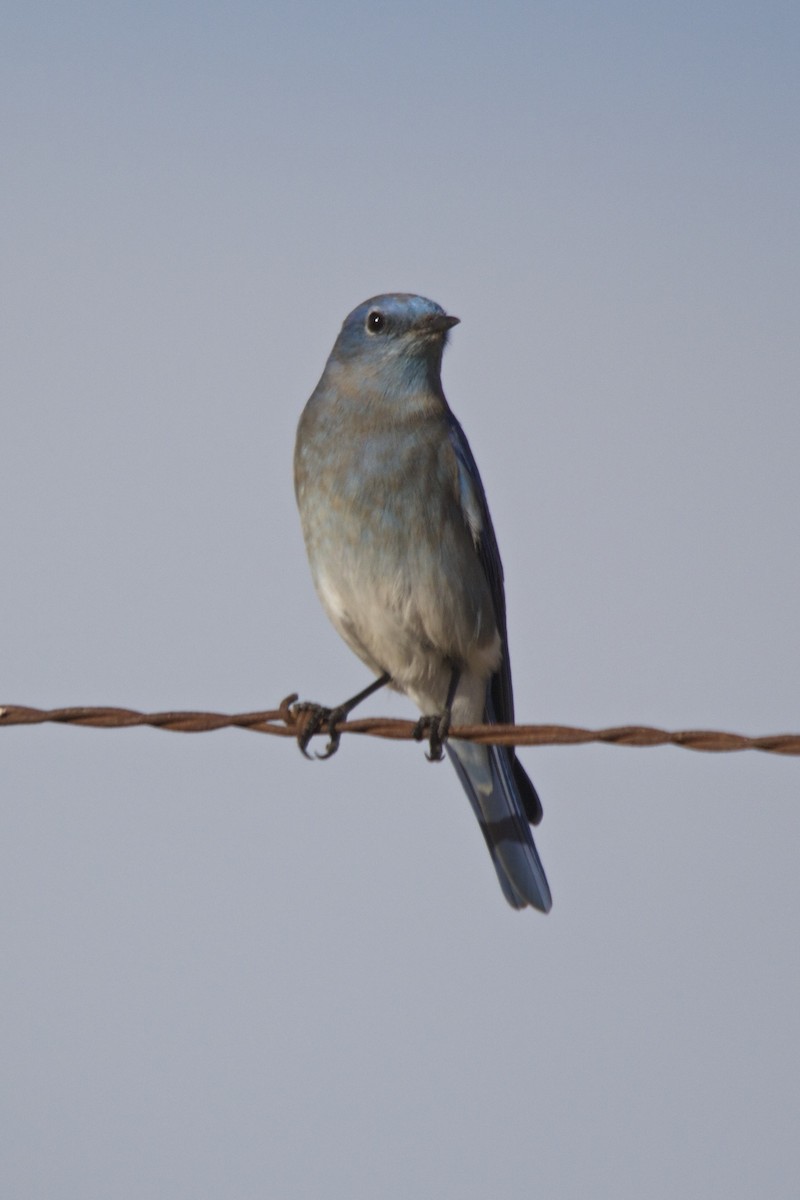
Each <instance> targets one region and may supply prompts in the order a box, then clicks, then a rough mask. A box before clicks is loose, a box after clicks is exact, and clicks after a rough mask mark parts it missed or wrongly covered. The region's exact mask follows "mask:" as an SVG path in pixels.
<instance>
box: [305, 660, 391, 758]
mask: <svg viewBox="0 0 800 1200" xmlns="http://www.w3.org/2000/svg"><path fill="white" fill-rule="evenodd" d="M390 680H391V675H390V674H389V672H388V671H384V672H383V674H382V675H379V676H378V678H377V679H374V680H373V681H372V683H371V684H369V686H368V687H365V688H364V689H363V691H360V692H359V693H358V694H357V695H355V696H351V697H350V699H349V700H345V702H344V704H338V705H337V706H336V708H325V706H324V705H323V704H314V703H313V702H310V701H305V702H303V701H301V703H300V704H293V705H292V710H293V712H294V713H296V714H297V713H308V714H309V716H308V718H307V720H306V722H305V724H304V726H303V731H302V733H299V734H298V735H297V744H298V746H299V747H300V749H301V750H302V752H303V754H305V756H306V758H311V755H310V754H309V753H308V749H307V746H308V743H309V742H310V741H311V739H312V737H313V736H314V734H315V733H319V731H320V729H322V727H323V726H325V728H326V729H327V730H328V736H329V738H330V741H329V742H328V744H327V746H326V747H325V753H324V754H318V755H317V758H330V756H331V755H332V754H335V753H336V751H337V750H338V749H339V739H340V737H341V734H340V733H339V730H338V729H337V728H336V726H337V725H338V723H339V722H340V721H343V720H344V719H345V717H347V715H348V714H349V713H351V712H352V711H353V709H354V708H356V707H357V706H358V705H359V704H360V703H361V701H362V700H366V698H367V696H371V695H372V693H373V692H377V691H379V689H380V688H382V687H386V684H387V683H389V681H390Z"/></svg>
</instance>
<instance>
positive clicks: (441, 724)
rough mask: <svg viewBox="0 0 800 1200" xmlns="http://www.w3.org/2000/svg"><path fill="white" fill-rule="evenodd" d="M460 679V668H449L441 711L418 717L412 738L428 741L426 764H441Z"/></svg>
mask: <svg viewBox="0 0 800 1200" xmlns="http://www.w3.org/2000/svg"><path fill="white" fill-rule="evenodd" d="M460 679H461V668H460V667H455V666H454V667H451V674H450V683H449V685H448V688H447V699H446V700H445V702H444V709H443V711H442V712H440V713H437V714H435V715H434V716H432V717H420V719H419V720H418V721H417V723H416V725H415V726H414V737H415V738H416V740H417V741H418V742H421V741H422V739H423V738H425V737H426V738H427V739H428V745H429V747H430V749H429V752H428V754H427V755H426V757H427V759H428V762H441V761H442V758H443V757H444V755H443V754H442V747H443V746H444V744H445V742H446V741H447V735H448V733H449V732H450V718H451V716H452V713H453V701H454V700H455V697H456V689H457V687H458V682H459V680H460Z"/></svg>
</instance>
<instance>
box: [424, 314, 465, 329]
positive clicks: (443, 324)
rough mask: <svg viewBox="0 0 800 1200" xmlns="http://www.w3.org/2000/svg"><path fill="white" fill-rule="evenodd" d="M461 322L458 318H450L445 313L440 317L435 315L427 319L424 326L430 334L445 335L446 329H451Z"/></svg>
mask: <svg viewBox="0 0 800 1200" xmlns="http://www.w3.org/2000/svg"><path fill="white" fill-rule="evenodd" d="M460 321H461V318H460V317H450V316H448V315H447V313H442V315H441V316H439V315H436V316H433V317H429V318H428V320H427V322H426V324H427V326H428V329H430V330H431V332H432V333H446V332H447V330H448V329H452V328H453V326H454V325H458V324H459V323H460Z"/></svg>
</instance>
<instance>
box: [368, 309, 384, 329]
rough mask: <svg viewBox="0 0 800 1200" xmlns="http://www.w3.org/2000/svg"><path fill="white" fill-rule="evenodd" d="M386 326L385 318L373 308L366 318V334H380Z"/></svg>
mask: <svg viewBox="0 0 800 1200" xmlns="http://www.w3.org/2000/svg"><path fill="white" fill-rule="evenodd" d="M385 325H386V317H385V316H384V315H383V313H382V312H378V310H377V308H373V310H372V312H371V313H370V314H369V316H368V317H367V332H368V333H380V331H381V330H382V329H383V328H384V326H385Z"/></svg>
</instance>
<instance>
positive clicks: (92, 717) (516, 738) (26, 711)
mask: <svg viewBox="0 0 800 1200" xmlns="http://www.w3.org/2000/svg"><path fill="white" fill-rule="evenodd" d="M296 701H297V696H296V695H294V694H293V695H291V696H287V697H286V698H285V699H284V700H282V701H281V703H280V705H279V706H278V708H274V709H266V710H264V711H263V712H246V713H227V714H226V713H213V712H194V711H174V712H155V713H144V712H137V711H136V710H135V709H131V708H106V707H93V708H86V707H72V708H50V709H43V708H27V707H25V706H23V705H19V704H7V705H5V706H0V727H2V726H3V725H43V724H45V723H54V724H58V725H85V726H89V727H91V728H94V729H130V728H131V727H133V726H141V725H146V726H150V727H151V728H155V729H165V730H169V731H171V732H174V733H209V732H211V730H214V729H248V730H250V731H251V732H253V733H271V734H274V735H275V736H276V737H290V738H297V737H298V736H300V735H301V734H302V733H303V730H304V728H305V724H306V722H307V721H308V720H309V719H310V713H309V712H308V711H304V710H303V708H302V707H300V708H298V709H295V707H294V705H295V703H296ZM336 728H337V730H338V731H339V732H341V733H360V734H366V735H367V736H368V737H381V738H389V739H392V740H394V741H404V740H410V739H412V738H413V737H414V730H415V729H416V728H417V723H416V722H415V721H404V720H400V719H396V718H393V717H361V718H358V719H357V720H352V721H341V722H339V723H338V724H337V726H336ZM320 732H321V733H322V734H323V735H327V734H328V730H327V728H326V727H324V726H323V729H322V730H321V731H320ZM450 736H451V737H458V738H462V739H464V740H465V741H471V742H479V743H481V744H482V745H487V746H488V745H493V746H576V745H583V744H585V743H587V742H602V743H605V744H606V745H612V746H667V745H669V746H682V747H683V748H684V749H685V750H705V751H708V752H712V753H721V752H725V751H732V750H761V751H764V752H765V753H767V754H785V755H800V733H771V734H765V735H764V736H761V737H747V736H745V735H743V734H739V733H722V732H719V731H718V730H712V729H678V730H671V731H670V730H667V729H655V728H653V727H652V726H650V725H615V726H612V727H611V728H608V729H582V728H579V727H576V726H574V725H461V726H454V727H453V728H452V729H451V730H450Z"/></svg>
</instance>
